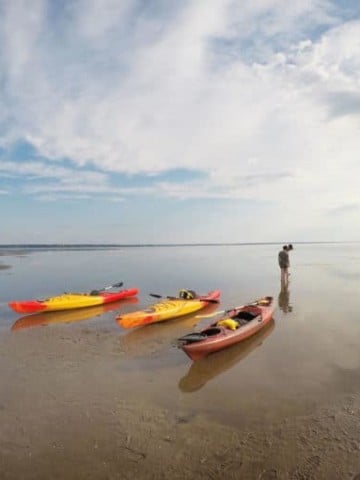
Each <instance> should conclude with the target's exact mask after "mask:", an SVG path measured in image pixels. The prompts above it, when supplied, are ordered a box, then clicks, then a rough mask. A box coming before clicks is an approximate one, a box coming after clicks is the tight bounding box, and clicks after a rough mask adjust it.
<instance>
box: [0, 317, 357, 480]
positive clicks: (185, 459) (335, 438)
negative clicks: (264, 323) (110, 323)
mask: <svg viewBox="0 0 360 480" xmlns="http://www.w3.org/2000/svg"><path fill="white" fill-rule="evenodd" d="M189 322H190V320H189ZM179 325H180V323H179ZM153 327H155V326H153ZM188 327H189V325H186V326H185V327H184V326H182V327H181V328H185V329H186V328H187V329H188ZM115 328H116V327H115ZM178 329H179V330H180V327H178ZM153 330H154V331H155V328H153ZM143 332H144V331H141V330H138V331H137V333H136V331H134V332H133V333H132V336H131V335H128V336H124V335H120V332H117V331H116V330H115V329H113V328H107V327H106V326H101V327H98V328H92V327H89V326H87V325H81V323H79V324H76V325H72V326H69V325H67V326H66V329H65V328H63V327H60V326H58V325H55V326H53V325H52V326H51V327H39V328H31V329H24V330H22V331H12V332H11V331H8V332H5V333H3V334H2V335H1V336H0V376H1V382H2V385H3V387H2V388H1V391H0V424H1V429H0V472H1V477H0V478H1V480H18V479H22V480H42V479H44V480H45V479H46V480H48V479H67V480H71V479H77V480H78V479H96V480H97V479H99V480H100V479H101V480H102V479H109V480H110V479H111V480H112V479H114V480H115V479H121V480H122V479H129V480H130V479H131V480H133V479H139V480H147V479H154V480H155V479H156V480H157V479H170V478H171V479H204V480H205V479H222V478H226V479H246V480H252V479H262V480H270V479H294V480H305V479H317V480H322V479H324V480H343V479H344V480H345V479H356V480H358V479H359V478H360V433H359V432H360V395H359V394H358V393H354V394H345V393H344V394H343V395H338V396H336V397H334V398H329V399H328V401H327V402H323V403H322V405H321V407H318V408H316V409H314V410H312V411H311V412H308V413H307V414H305V415H299V414H298V413H295V412H294V413H293V414H291V413H288V414H286V415H281V416H277V417H273V418H269V419H267V421H266V422H246V421H244V422H243V423H241V421H240V422H239V421H238V422H237V423H236V425H235V424H234V425H233V426H232V425H231V424H229V423H227V424H225V423H222V422H220V421H218V420H216V419H215V418H213V417H211V415H207V414H206V413H205V412H201V411H199V410H195V411H192V410H191V409H188V408H187V407H186V404H185V403H183V402H182V401H181V397H179V401H178V402H177V403H173V404H172V405H171V406H168V407H166V406H164V404H161V403H159V402H156V401H155V400H154V397H151V396H149V395H147V394H146V391H147V390H151V388H154V389H161V381H159V379H158V373H157V371H156V370H154V372H153V373H152V371H151V369H149V370H148V371H144V370H143V369H142V368H140V367H139V364H138V363H136V361H134V358H137V357H139V358H140V357H142V358H145V359H146V358H149V359H155V360H156V359H157V358H158V360H159V362H161V355H162V350H163V348H164V345H168V342H169V340H170V338H172V337H173V336H174V333H177V330H176V327H175V331H171V333H170V332H169V334H168V335H167V334H166V331H165V336H163V337H162V338H163V341H162V342H161V341H159V340H157V335H156V334H155V333H154V336H153V338H151V331H150V330H149V332H150V334H149V335H150V336H148V337H147V341H146V342H145V341H143V342H141V334H142V333H143ZM134 337H135V340H134ZM129 338H130V341H129ZM125 339H126V340H125ZM131 339H132V341H131ZM253 347H254V346H253V345H252V346H251V345H249V346H248V347H247V348H248V350H249V351H250V350H251V349H252V348H253ZM246 353H247V352H246V349H244V350H243V351H241V352H234V353H233V357H231V355H230V356H229V365H230V364H231V361H233V360H234V361H236V358H235V357H236V355H238V356H240V358H241V355H243V356H244V355H246ZM174 355H175V354H174ZM175 356H176V355H175ZM199 365H200V366H199V367H197V368H198V369H200V370H201V369H202V370H203V372H202V374H203V375H205V377H206V375H208V376H209V378H210V376H211V369H210V374H209V372H208V371H207V370H206V368H205V367H204V366H203V367H201V364H199ZM208 367H209V364H208ZM198 378H199V376H198V375H195V376H194V374H193V373H191V368H190V369H189V372H188V375H187V378H185V380H184V378H183V379H182V381H181V379H175V380H174V388H175V389H176V388H177V387H176V385H177V382H178V381H179V389H178V392H179V393H178V394H179V396H181V395H184V393H182V390H181V385H182V386H183V388H185V390H186V388H188V389H192V388H193V389H195V390H196V388H197V385H196V381H197V380H196V379H198ZM194 382H195V385H194ZM184 385H185V386H184ZM164 393H165V392H164Z"/></svg>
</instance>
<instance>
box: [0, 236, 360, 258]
mask: <svg viewBox="0 0 360 480" xmlns="http://www.w3.org/2000/svg"><path fill="white" fill-rule="evenodd" d="M285 243H288V241H285V240H282V241H278V242H232V243H209V242H207V243H34V244H32V243H29V244H26V243H21V244H15V243H14V244H0V255H1V254H3V250H6V249H11V250H15V249H59V250H65V249H80V248H89V249H90V248H93V249H96V248H143V247H222V246H250V245H283V244H285ZM292 243H293V244H294V245H331V244H334V245H339V244H351V243H360V240H339V241H326V240H324V241H306V242H305V241H299V242H297V241H294V240H292Z"/></svg>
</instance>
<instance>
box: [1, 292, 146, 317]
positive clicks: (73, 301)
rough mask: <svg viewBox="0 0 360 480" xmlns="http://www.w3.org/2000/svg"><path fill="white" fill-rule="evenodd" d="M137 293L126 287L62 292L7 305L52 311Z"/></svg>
mask: <svg viewBox="0 0 360 480" xmlns="http://www.w3.org/2000/svg"><path fill="white" fill-rule="evenodd" d="M137 293H138V289H137V288H128V289H123V290H118V291H116V292H106V291H98V290H97V291H92V292H89V293H64V294H63V295H59V296H57V297H50V298H46V299H44V300H23V301H18V302H9V304H8V305H9V307H10V308H11V309H12V310H14V311H15V312H17V313H29V314H30V313H37V312H53V311H57V310H71V309H74V308H84V307H94V306H97V305H103V304H106V303H110V302H117V301H118V300H122V299H123V298H127V297H132V296H134V295H136V294H137Z"/></svg>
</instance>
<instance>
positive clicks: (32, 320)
mask: <svg viewBox="0 0 360 480" xmlns="http://www.w3.org/2000/svg"><path fill="white" fill-rule="evenodd" d="M137 302H138V299H137V297H129V298H124V300H119V301H118V302H113V303H107V304H103V305H99V306H96V307H88V308H77V309H73V310H60V311H52V312H41V313H34V314H33V315H25V316H24V317H21V318H19V319H18V320H17V321H16V322H15V323H14V324H13V325H12V327H11V330H20V329H23V328H31V327H43V326H46V325H55V324H59V323H74V322H80V321H82V320H88V319H90V318H95V317H98V316H100V315H103V314H104V313H106V312H110V311H111V310H117V309H119V308H120V307H123V306H125V305H130V304H136V303H137Z"/></svg>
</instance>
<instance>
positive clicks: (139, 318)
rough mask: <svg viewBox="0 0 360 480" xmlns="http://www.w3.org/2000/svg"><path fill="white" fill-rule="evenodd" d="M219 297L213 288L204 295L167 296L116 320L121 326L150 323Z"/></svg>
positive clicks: (216, 300) (196, 309) (186, 312)
mask: <svg viewBox="0 0 360 480" xmlns="http://www.w3.org/2000/svg"><path fill="white" fill-rule="evenodd" d="M193 293H194V292H193ZM153 296H155V295H153ZM158 296H159V295H158ZM219 297H220V291H219V290H213V291H211V292H209V293H207V294H205V295H197V294H195V293H194V295H193V298H180V297H167V298H166V299H164V300H163V301H161V302H158V303H156V304H154V305H151V306H150V307H148V308H146V309H145V310H138V311H135V312H130V313H125V314H124V315H119V316H118V317H117V318H116V321H117V322H118V324H119V325H120V326H121V327H123V328H134V327H140V326H142V325H148V324H150V323H155V322H162V321H164V320H170V319H172V318H177V317H181V316H184V315H188V314H191V313H194V312H197V311H198V310H201V309H202V308H205V307H206V306H207V305H209V304H210V303H218V302H219Z"/></svg>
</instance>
